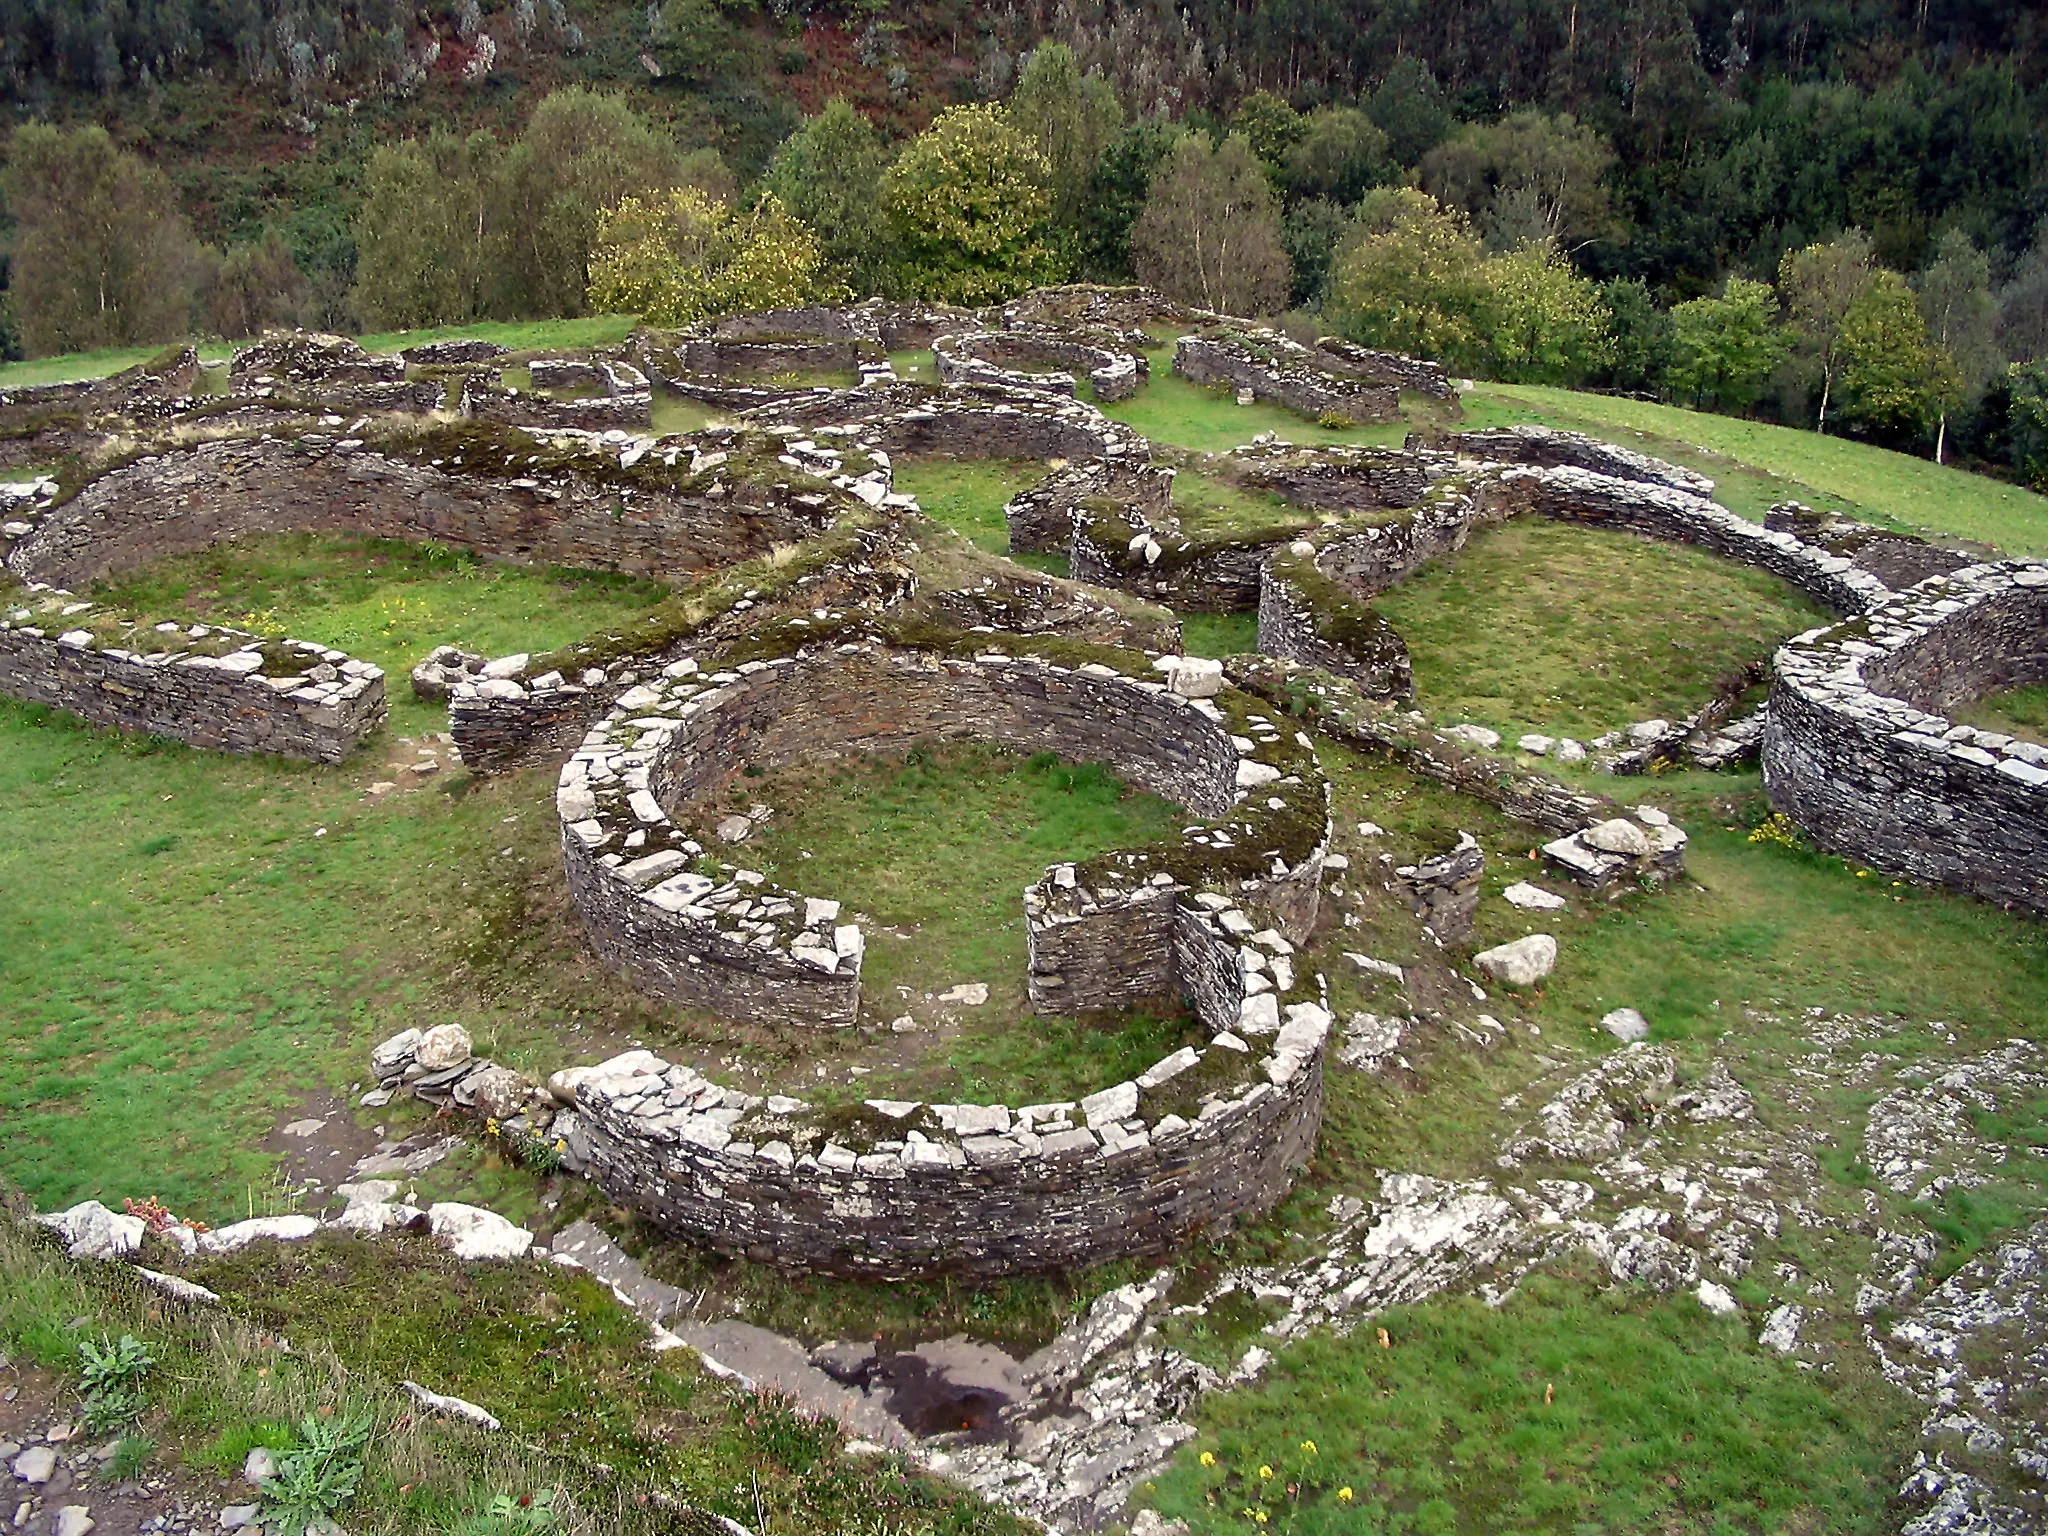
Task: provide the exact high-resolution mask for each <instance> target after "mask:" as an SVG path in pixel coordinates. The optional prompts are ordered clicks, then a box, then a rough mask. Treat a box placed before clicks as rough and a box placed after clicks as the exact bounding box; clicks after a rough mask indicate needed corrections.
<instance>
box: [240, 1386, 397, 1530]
mask: <svg viewBox="0 0 2048 1536" xmlns="http://www.w3.org/2000/svg"><path fill="white" fill-rule="evenodd" d="M375 1427H376V1419H375V1417H374V1416H373V1415H371V1414H368V1413H354V1414H340V1413H337V1414H334V1415H332V1416H330V1417H327V1418H322V1417H321V1416H320V1415H319V1414H317V1413H309V1414H307V1415H306V1416H305V1417H304V1418H303V1419H301V1420H300V1421H299V1425H298V1430H297V1433H296V1436H295V1437H294V1438H295V1443H294V1444H293V1445H292V1446H291V1447H290V1448H289V1449H287V1450H286V1451H285V1453H284V1454H283V1455H282V1456H280V1457H278V1458H277V1475H276V1476H275V1477H273V1478H272V1479H271V1480H270V1481H269V1482H268V1483H266V1484H265V1485H264V1488H263V1523H264V1525H265V1526H266V1527H267V1528H269V1529H270V1530H271V1531H273V1532H276V1533H277V1536H309V1533H318V1532H324V1531H326V1530H327V1529H328V1527H330V1526H331V1525H332V1524H333V1522H334V1516H335V1513H336V1512H337V1511H338V1510H340V1509H341V1508H342V1507H343V1506H345V1505H346V1504H348V1503H349V1501H350V1500H352V1499H354V1498H355V1496H356V1489H357V1488H358V1487H359V1486H360V1485H361V1483H362V1480H363V1448H364V1447H365V1446H367V1445H368V1444H369V1441H370V1431H371V1430H372V1429H374V1428H375Z"/></svg>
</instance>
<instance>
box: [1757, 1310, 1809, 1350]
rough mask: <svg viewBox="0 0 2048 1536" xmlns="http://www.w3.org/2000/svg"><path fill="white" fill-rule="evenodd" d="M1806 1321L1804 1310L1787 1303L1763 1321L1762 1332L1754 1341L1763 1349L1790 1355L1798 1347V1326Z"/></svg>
mask: <svg viewBox="0 0 2048 1536" xmlns="http://www.w3.org/2000/svg"><path fill="white" fill-rule="evenodd" d="M1805 1321H1806V1308H1804V1307H1797V1306H1794V1305H1792V1304H1791V1303H1790V1302H1787V1303H1786V1304H1785V1305H1784V1306H1782V1307H1779V1308H1778V1309H1776V1310H1775V1311H1774V1312H1772V1313H1771V1315H1770V1316H1769V1317H1767V1318H1765V1319H1764V1331H1763V1332H1762V1333H1760V1334H1758V1335H1757V1337H1756V1341H1757V1343H1759V1344H1761V1345H1762V1346H1763V1347H1764V1348H1765V1349H1774V1350H1776V1351H1777V1352H1778V1353H1779V1354H1781V1355H1786V1354H1790V1353H1791V1352H1792V1351H1793V1350H1794V1349H1796V1348H1798V1347H1799V1325H1800V1324H1801V1323H1803V1322H1805Z"/></svg>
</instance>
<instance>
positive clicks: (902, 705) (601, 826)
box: [554, 618, 1330, 1276]
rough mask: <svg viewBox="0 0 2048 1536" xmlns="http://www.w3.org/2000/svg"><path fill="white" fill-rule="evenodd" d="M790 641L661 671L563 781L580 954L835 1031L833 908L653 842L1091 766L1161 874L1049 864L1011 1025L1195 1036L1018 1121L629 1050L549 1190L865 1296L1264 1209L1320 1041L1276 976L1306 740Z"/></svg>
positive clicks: (718, 1003) (1315, 780)
mask: <svg viewBox="0 0 2048 1536" xmlns="http://www.w3.org/2000/svg"><path fill="white" fill-rule="evenodd" d="M825 624H826V626H827V627H829V624H830V620H829V618H828V620H827V621H825ZM799 633H800V630H794V629H793V630H790V631H787V636H788V637H789V638H790V639H791V642H792V644H794V643H795V637H796V636H797V635H798V634H799ZM811 638H812V640H813V643H812V644H811V645H810V647H809V648H807V649H803V650H799V651H795V652H793V653H790V654H782V655H774V656H770V657H766V658H763V659H760V660H753V661H748V662H746V663H744V664H743V665H740V666H737V667H734V668H732V669H731V670H729V671H722V672H718V673H714V674H711V675H709V676H706V675H704V674H703V673H702V672H701V670H700V669H699V668H698V666H697V665H696V664H695V663H694V662H687V661H686V662H681V663H678V664H676V665H675V666H674V667H671V668H670V669H669V670H668V674H667V675H665V676H664V677H663V678H662V680H661V681H660V682H659V683H656V684H652V685H646V686H643V687H639V688H635V689H633V690H632V691H631V692H630V693H628V694H627V695H625V696H624V697H622V698H621V699H620V701H619V706H618V708H617V709H616V710H615V711H614V712H613V713H612V715H611V716H610V717H609V718H608V719H607V720H606V721H605V723H604V724H603V725H602V726H600V727H598V728H597V729H596V730H594V731H592V732H591V733H590V736H589V738H588V739H587V740H586V742H585V743H584V746H583V747H582V749H580V750H579V751H578V752H577V753H576V754H575V756H574V757H573V758H572V759H571V760H570V762H569V763H568V764H567V765H566V766H565V767H564V769H563V772H562V776H561V782H560V788H559V790H558V794H557V808H558V810H559V811H560V813H561V816H562V819H563V858H564V863H565V865H566V867H567V871H568V878H569V887H570V891H571V894H572V895H573V896H574V898H575V901H576V903H577V906H578V908H579V909H580V911H581V912H582V914H583V918H584V922H585V924H586V926H587V928H588V930H589V932H590V936H591V940H592V943H593V944H594V946H595V947H596V948H597V950H598V951H599V953H600V954H602V955H603V956H604V957H605V958H606V959H607V960H608V961H609V962H611V963H612V964H613V965H615V966H617V967H618V968H620V969H621V970H624V971H625V972H627V974H629V975H630V976H632V977H633V978H634V980H635V981H636V982H637V983H638V984H639V985H641V986H642V987H643V988H645V989H646V990H648V991H650V992H654V993H656V994H657V995H660V996H663V997H668V998H672V999H675V1000H677V1001H681V1002H686V1003H690V1004H693V1005H695V1006H699V1007H705V1008H710V1009H714V1010H717V1011H720V1012H724V1013H727V1014H729V1015H733V1016H739V1017H747V1018H752V1019H764V1020H769V1021H773V1022H777V1023H786V1024H798V1025H814V1026H815V1025H824V1026H844V1025H849V1024H851V1023H853V1022H854V1019H855V1016H856V1010H857V1008H858V1003H859V988H860V962H861V953H862V941H861V935H860V932H859V930H858V928H857V927H855V926H854V925H852V924H849V923H842V922H841V921H840V920H839V919H840V903H839V901H838V900H837V899H836V898H832V897H825V896H820V895H815V894H806V893H800V892H796V891H790V890H785V889H782V888H780V887H777V886H775V885H773V884H772V883H770V882H769V881H767V880H766V879H765V878H764V877H763V876H761V875H760V874H758V873H755V872H752V871H748V870H735V871H731V872H729V873H721V874H718V875H714V874H712V873H700V872H699V870H698V869H697V868H694V867H693V864H694V863H695V861H696V860H697V859H698V858H699V856H700V855H701V853H702V848H701V845H700V844H698V843H697V842H696V841H695V840H694V839H692V838H690V837H689V836H688V835H687V834H686V833H685V832H684V830H683V829H682V828H680V827H678V826H677V825H676V822H675V820H674V819H673V817H674V816H675V815H681V814H684V808H685V807H686V806H687V805H688V804H690V803H691V802H692V801H694V800H697V799H698V798H700V797H702V796H706V795H710V794H715V792H716V791H717V789H718V788H719V787H721V786H722V785H723V784H724V783H725V782H726V781H727V780H728V779H729V778H730V776H731V775H732V774H734V773H735V772H737V771H738V770H739V769H740V768H741V767H742V766H743V765H746V764H760V765H763V766H766V767H771V768H772V767H778V766H783V765H787V764H790V763H794V762H799V761H812V760H816V759H818V758H820V757H831V756H835V755H838V754H841V753H844V752H848V751H873V750H891V749H895V748H897V747H900V746H905V745H908V744H910V743H913V742H916V741H920V740H931V739H935V738H975V739H985V740H991V741H997V742H1002V743H1004V744H1006V745H1010V746H1014V747H1018V748H1021V749H1025V750H1048V749H1049V750H1052V751H1056V752H1058V753H1060V754H1061V755H1062V756H1064V757H1068V758H1070V759H1081V760H1089V761H1101V762H1106V763H1109V764H1111V765H1113V766H1114V767H1115V768H1116V769H1117V770H1118V771H1119V772H1120V773H1122V774H1123V775H1124V776H1126V777H1128V778H1130V779H1132V780H1134V781H1136V782H1137V783H1139V784H1141V785H1143V786H1144V787H1145V788H1147V789H1150V790H1152V791H1154V792H1155V793H1158V794H1161V795H1164V796H1166V797H1168V798H1170V799H1173V800H1176V801H1178V802H1180V803H1181V804H1183V805H1186V806H1188V807H1189V809H1190V811H1191V812H1192V813H1193V814H1194V816H1196V817H1197V818H1199V820H1198V821H1196V822H1195V823H1193V824H1191V825H1190V826H1189V827H1188V828H1187V829H1186V830H1185V831H1184V833H1183V834H1182V837H1181V839H1180V840H1179V841H1178V842H1176V843H1173V844H1170V845H1166V846H1160V847H1149V848H1140V849H1130V850H1124V851H1120V852H1116V853H1111V854H1107V855H1104V856H1103V857H1101V858H1098V859H1093V860H1090V861H1088V862H1086V863H1084V864H1061V865H1055V866H1054V867H1053V868H1052V869H1050V870H1048V871H1047V873H1046V876H1045V878H1044V879H1043V880H1041V881H1040V882H1038V884H1037V885H1035V886H1033V887H1032V888H1031V889H1030V890H1028V891H1027V892H1025V894H1024V904H1025V913H1026V918H1027V926H1028V932H1029V941H1030V959H1029V967H1030V970H1029V977H1028V980H1029V987H1030V992H1031V996H1032V999H1033V1002H1034V1003H1035V1004H1037V1005H1038V1006H1040V1007H1045V1008H1057V1009H1059V1010H1060V1011H1062V1012H1082V1011H1088V1010H1092V1009H1101V1008H1112V1007H1120V1006H1126V1005H1128V1004H1129V1003H1130V1002H1132V1001H1135V1000H1137V999H1138V998H1141V997H1158V996H1161V995H1162V994H1172V993H1178V994H1179V995H1180V996H1181V997H1183V998H1184V999H1185V1000H1186V1001H1187V1003H1188V1005H1189V1006H1190V1008H1191V1009H1192V1010H1193V1012H1194V1013H1195V1015H1196V1017H1197V1018H1198V1019H1199V1020H1200V1022H1201V1023H1202V1025H1203V1026H1204V1028H1205V1029H1206V1030H1207V1031H1209V1032H1210V1038H1209V1040H1208V1042H1207V1044H1206V1045H1205V1046H1203V1047H1200V1048H1197V1047H1193V1046H1189V1047H1184V1048H1182V1049H1180V1050H1177V1051H1175V1052H1173V1053H1172V1054H1171V1055H1169V1056H1167V1057H1165V1058H1164V1059H1162V1060H1161V1061H1159V1062H1157V1063H1155V1064H1154V1065H1153V1066H1152V1067H1151V1068H1149V1069H1148V1070H1147V1071H1145V1072H1144V1073H1141V1074H1140V1075H1139V1076H1137V1077H1136V1078H1133V1079H1132V1080H1130V1081H1128V1082H1123V1083H1116V1084H1112V1085H1109V1086H1108V1087H1105V1088H1103V1089H1101V1090H1100V1091H1098V1092H1096V1093H1093V1094H1090V1095H1088V1096H1086V1097H1085V1098H1082V1099H1079V1100H1076V1101H1064V1102H1055V1103H1047V1104H1035V1105H1024V1106H1018V1107H1012V1106H1009V1105H1002V1104H919V1103H910V1102H903V1101H895V1100H881V1099H877V1100H870V1101H868V1102H867V1103H866V1104H864V1105H862V1106H860V1107H859V1108H858V1109H853V1110H846V1109H838V1110H818V1109H813V1108H812V1107H811V1106H809V1105H807V1104H805V1103H803V1102H802V1101H800V1100H797V1099H793V1098H782V1097H768V1098H762V1097H759V1096H754V1095H748V1094H744V1093H740V1092H737V1091H735V1090H731V1089H724V1088H721V1087H719V1086H718V1085H717V1084H715V1083H710V1082H707V1081H706V1080H705V1079H703V1078H702V1077H700V1076H699V1075H698V1074H696V1073H695V1072H693V1071H691V1070H690V1069H689V1068H687V1067H679V1066H674V1065H671V1064H670V1063H668V1062H666V1061H664V1060H662V1059H661V1058H659V1057H657V1056H654V1055H652V1054H650V1053H647V1052H635V1053H633V1054H632V1055H630V1056H628V1057H622V1058H619V1059H618V1060H616V1061H613V1062H609V1063H606V1064H605V1065H604V1066H603V1067H600V1068H594V1069H579V1070H576V1071H572V1072H568V1073H562V1074H557V1079H556V1081H555V1084H554V1088H555V1091H556V1093H557V1096H558V1098H561V1099H563V1100H565V1101H566V1102H568V1103H569V1104H571V1105H572V1106H573V1112H572V1114H571V1115H569V1116H565V1117H564V1118H565V1119H567V1120H568V1125H567V1126H566V1127H564V1126H562V1125H561V1124H560V1123H559V1122H558V1125H557V1131H556V1134H558V1135H559V1136H560V1137H561V1138H562V1140H563V1141H564V1142H565V1144H566V1147H567V1153H568V1163H569V1166H571V1167H572V1168H574V1169H577V1170H578V1171H582V1172H585V1173H587V1174H589V1176H590V1177H592V1178H594V1179H595V1180H597V1182H599V1183H600V1184H601V1185H602V1186H603V1187H604V1188H605V1189H606V1190H607V1191H608V1192H609V1193H610V1194H612V1195H613V1196H614V1197H615V1198H617V1199H620V1200H623V1201H626V1202H628V1203H630V1204H633V1205H635V1206H637V1207H638V1208H639V1209H641V1210H643V1211H645V1212H647V1213H648V1214H649V1215H651V1216H652V1217H653V1218H654V1219H655V1220H656V1221H658V1222H660V1223H661V1224H662V1225H664V1226H666V1227H668V1228H670V1229H672V1230H675V1231H678V1232H682V1233H685V1234H687V1235H689V1236H690V1237H692V1238H694V1239H697V1240H699V1241H703V1242H706V1243H709V1244H711V1245H712V1246H714V1247H717V1248H720V1249H722V1250H724V1251H728V1252H737V1253H743V1254H746V1255H748V1256H750V1257H755V1258H761V1259H767V1260H771V1261H774V1262H778V1263H784V1264H790V1265H795V1266H800V1267H805V1268H814V1269H824V1270H830V1271H833V1272H838V1273H852V1274H867V1275H880V1276H898V1275H913V1274H923V1273H930V1272H934V1271H956V1272H962V1273H973V1274H1000V1273H1008V1272H1013V1271H1020V1270H1036V1269H1055V1268H1062V1267H1066V1266H1070V1265H1075V1264H1085V1263H1094V1262H1099V1261H1101V1260H1103V1259H1108V1258H1113V1257H1120V1256H1128V1255H1133V1254H1140V1253H1156V1252H1161V1251H1164V1250H1165V1249H1166V1248H1168V1247H1170V1246H1171V1245H1172V1244H1173V1243H1174V1242H1175V1241H1176V1240H1178V1239H1179V1238H1181V1237H1183V1236H1184V1235H1185V1234H1186V1233H1187V1232H1188V1231H1189V1230H1190V1229H1192V1228H1195V1227H1199V1226H1202V1225H1207V1224H1212V1223H1215V1222H1217V1221H1220V1220H1224V1219H1226V1218H1229V1217H1231V1216H1235V1215H1238V1214H1241V1213H1248V1212H1255V1211H1259V1210H1263V1209H1265V1208H1266V1207H1268V1206H1270V1205H1271V1204H1272V1203H1273V1202H1274V1201H1275V1200H1277V1199H1278V1198H1279V1197H1280V1196H1281V1195H1282V1194H1283V1193H1284V1192H1285V1191H1286V1189H1287V1187H1288V1185H1289V1183H1290V1181H1291V1179H1292V1174H1293V1169H1294V1168H1295V1167H1296V1166H1297V1165H1298V1164H1299V1163H1301V1162H1302V1161H1304V1160H1305V1159H1306V1157H1307V1155H1308V1153H1309V1150H1310V1149H1311V1147H1312V1146H1313V1144H1314V1140H1315V1133H1316V1128H1317V1125H1318V1124H1319V1123H1320V1119H1321V1114H1322V1092H1323V1091H1322V1055H1323V1047H1324V1043H1325V1041H1326V1039H1327V1036H1328V1031H1329V1024H1330V1016H1329V1012H1328V1009H1327V1006H1326V998H1325V994H1324V989H1323V983H1322V978H1321V977H1320V976H1316V975H1313V974H1310V973H1307V972H1306V971H1299V972H1298V971H1297V970H1296V968H1295V958H1294V955H1295V951H1294V943H1295V941H1297V940H1300V939H1302V938H1304V937H1306V933H1307V930H1308V929H1309V928H1310V927H1311V926H1312V925H1313V923H1314V920H1315V914H1316V906H1317V902H1318V898H1319V895H1320V877H1321V868H1322V861H1323V857H1324V854H1325V852H1326V851H1327V848H1328V839H1329V810H1328V784H1327V782H1326V781H1325V779H1324V778H1323V777H1322V775H1321V773H1320V771H1319V769H1318V768H1317V765H1316V761H1315V756H1314V753H1313V751H1312V750H1311V749H1310V747H1309V745H1308V743H1307V741H1306V738H1304V737H1301V736H1300V735H1298V734H1296V733H1294V732H1293V731H1292V730H1291V728H1289V727H1287V726H1284V725H1283V724H1282V723H1280V722H1277V721H1275V720H1273V719H1271V718H1269V717H1268V716H1267V715H1266V714H1264V713H1262V712H1261V708H1260V706H1259V705H1258V704H1257V702H1256V701H1254V700H1251V699H1249V698H1247V697H1246V696H1244V695H1240V694H1236V693H1234V692H1227V691H1226V692H1219V693H1217V695H1216V696H1214V697H1189V696H1188V695H1189V694H1194V693H1204V692H1210V691H1213V690H1215V689H1216V682H1217V679H1216V675H1215V673H1214V672H1212V671H1210V670H1209V669H1207V668H1204V667H1202V666H1200V665H1199V664H1197V665H1194V666H1192V667H1190V666H1187V665H1185V664H1175V663H1169V664H1168V667H1167V675H1168V677H1169V679H1170V683H1171V685H1169V683H1161V682H1159V681H1155V680H1154V679H1153V678H1149V677H1141V676H1133V675H1129V674H1126V673H1123V672H1119V671H1117V670H1116V669H1114V668H1112V667H1109V666H1107V665H1103V664H1101V663H1093V662H1084V663H1080V664H1077V665H1067V664H1062V663H1056V662H1052V661H1047V660H1044V659H1041V658H1038V657H1035V656H1016V655H1009V654H1003V653H997V652H990V651H983V652H980V653H975V652H973V651H972V650H969V649H962V650H960V651H958V652H953V651H948V650H944V649H936V648H930V647H926V648H919V649H909V648H902V647H897V646H892V645H889V644H887V643H884V642H882V641H880V640H877V639H873V638H865V639H858V640H852V639H841V638H839V637H837V636H833V637H829V638H824V639H820V638H819V637H817V636H815V635H813V636H812V637H811ZM1177 689H1178V690H1181V691H1176V690H1177Z"/></svg>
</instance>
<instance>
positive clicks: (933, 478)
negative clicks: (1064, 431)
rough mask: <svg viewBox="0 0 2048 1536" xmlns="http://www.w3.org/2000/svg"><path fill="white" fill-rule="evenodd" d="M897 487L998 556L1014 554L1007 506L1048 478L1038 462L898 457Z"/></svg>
mask: <svg viewBox="0 0 2048 1536" xmlns="http://www.w3.org/2000/svg"><path fill="white" fill-rule="evenodd" d="M893 468H894V470H895V484H896V489H897V490H899V491H901V492H902V493H903V494H904V495H906V496H915V497H916V498H917V505H918V507H919V509H920V510H922V511H923V513H924V515H925V516H926V517H928V518H930V519H931V520H932V521H933V522H935V523H943V524H945V525H946V526H947V527H948V528H950V529H952V530H953V531H954V532H955V533H958V534H963V535H965V536H966V537H967V538H968V539H970V540H971V541H972V542H973V543H974V544H975V545H976V547H978V548H980V549H984V550H986V551H988V553H990V554H992V555H1000V554H1005V553H1007V552H1008V550H1009V548H1010V528H1009V524H1008V523H1006V522H1005V521H1004V520H1003V506H1004V504H1005V503H1006V502H1008V501H1009V499H1010V498H1011V497H1012V496H1014V495H1016V494H1017V493H1018V492H1019V491H1024V490H1029V489H1030V488H1031V487H1032V486H1034V485H1036V484H1038V482H1039V481H1041V480H1043V479H1044V478H1045V475H1046V467H1045V465H1044V464H1043V463H1041V462H1039V461H1038V460H1037V459H943V458H916V459H913V458H910V457H908V456H899V457H897V458H896V459H895V461H894V465H893Z"/></svg>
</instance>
